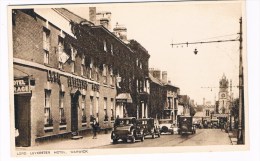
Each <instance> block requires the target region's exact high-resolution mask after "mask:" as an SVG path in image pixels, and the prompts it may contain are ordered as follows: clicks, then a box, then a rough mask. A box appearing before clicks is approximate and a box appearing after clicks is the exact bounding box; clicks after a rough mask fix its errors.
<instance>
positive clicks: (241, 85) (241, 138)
mask: <svg viewBox="0 0 260 161" xmlns="http://www.w3.org/2000/svg"><path fill="white" fill-rule="evenodd" d="M239 24H240V29H239V30H240V31H239V33H238V34H239V39H228V40H214V41H200V42H185V43H175V44H174V43H172V44H170V45H171V46H172V47H173V46H177V45H187V47H188V46H189V44H190V45H191V44H206V43H207V44H208V43H222V42H230V41H239V86H238V87H239V107H238V108H239V109H238V111H239V112H238V132H237V144H244V136H243V130H244V129H243V125H242V122H243V121H244V120H243V118H244V117H243V115H244V113H243V110H244V82H243V81H244V80H243V79H244V75H243V57H242V50H243V46H242V43H243V37H242V17H241V18H240V19H239ZM197 53H198V50H197V49H195V50H194V54H195V55H196V54H197ZM202 88H212V87H202Z"/></svg>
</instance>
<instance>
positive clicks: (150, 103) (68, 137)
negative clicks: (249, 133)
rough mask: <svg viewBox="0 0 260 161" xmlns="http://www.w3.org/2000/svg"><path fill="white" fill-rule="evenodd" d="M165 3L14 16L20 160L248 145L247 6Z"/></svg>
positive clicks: (38, 10)
mask: <svg viewBox="0 0 260 161" xmlns="http://www.w3.org/2000/svg"><path fill="white" fill-rule="evenodd" d="M161 3H162V4H165V5H159V4H161ZM161 3H138V4H135V3H129V4H127V3H122V4H121V3H118V4H109V3H108V4H103V5H101V4H95V6H93V5H91V6H89V5H82V6H81V5H76V6H69V5H67V6H66V5H61V6H60V7H56V6H55V7H52V6H51V5H50V6H40V7H39V6H33V7H27V8H26V9H25V8H24V9H23V8H16V7H13V8H12V9H11V10H10V12H11V15H12V17H11V18H12V19H11V20H12V22H10V24H12V36H13V38H12V41H13V74H14V75H13V86H12V87H13V88H12V89H13V91H12V92H13V98H14V100H13V105H12V106H11V108H12V109H13V110H10V111H14V113H12V116H13V118H14V119H13V120H14V123H13V124H12V125H14V127H12V128H11V129H12V134H14V135H13V137H12V138H13V140H12V141H13V143H14V144H13V145H15V149H16V150H17V151H26V150H43V149H45V150H55V149H63V150H66V149H107V148H134V147H179V146H213V145H227V146H232V145H245V144H246V143H245V136H246V133H245V125H246V124H245V118H246V116H245V108H247V106H246V104H245V102H246V101H245V99H246V98H245V97H244V96H245V95H246V94H245V93H244V91H245V90H244V89H245V88H246V86H245V85H246V83H245V82H244V80H245V79H246V78H244V76H245V75H246V74H244V67H245V65H246V64H244V61H243V58H244V57H245V55H246V53H245V51H244V48H243V47H244V45H245V44H246V43H245V42H244V41H243V38H244V37H245V34H244V32H243V31H244V27H243V26H244V17H243V15H242V8H243V5H242V3H241V2H240V1H237V2H229V3H223V4H221V3H205V4H201V3H194V4H193V3H192V4H188V5H182V3H176V2H161ZM185 4H186V3H185ZM133 11H134V12H133ZM219 13H221V14H219ZM195 20H196V21H195ZM233 147H235V146H233Z"/></svg>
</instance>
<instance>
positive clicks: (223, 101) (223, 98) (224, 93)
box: [218, 74, 230, 114]
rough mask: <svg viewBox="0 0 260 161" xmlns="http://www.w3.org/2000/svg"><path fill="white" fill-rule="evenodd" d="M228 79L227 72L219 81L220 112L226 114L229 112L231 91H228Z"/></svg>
mask: <svg viewBox="0 0 260 161" xmlns="http://www.w3.org/2000/svg"><path fill="white" fill-rule="evenodd" d="M228 85H229V83H228V79H227V78H226V76H225V74H223V76H222V78H221V79H220V81H219V94H218V98H219V108H218V109H219V110H218V111H219V113H220V114H226V113H228V112H229V102H230V100H229V93H228Z"/></svg>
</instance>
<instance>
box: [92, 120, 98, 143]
mask: <svg viewBox="0 0 260 161" xmlns="http://www.w3.org/2000/svg"><path fill="white" fill-rule="evenodd" d="M92 130H93V138H92V139H97V131H98V130H99V123H98V122H97V121H96V119H94V120H93V124H92Z"/></svg>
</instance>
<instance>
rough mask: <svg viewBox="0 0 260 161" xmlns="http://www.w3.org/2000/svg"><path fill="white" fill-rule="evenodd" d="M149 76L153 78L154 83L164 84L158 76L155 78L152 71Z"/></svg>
mask: <svg viewBox="0 0 260 161" xmlns="http://www.w3.org/2000/svg"><path fill="white" fill-rule="evenodd" d="M149 78H150V79H151V81H152V82H153V83H156V84H158V85H161V86H162V85H163V83H162V82H161V81H160V80H158V79H157V78H154V77H153V75H152V74H151V73H149Z"/></svg>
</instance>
